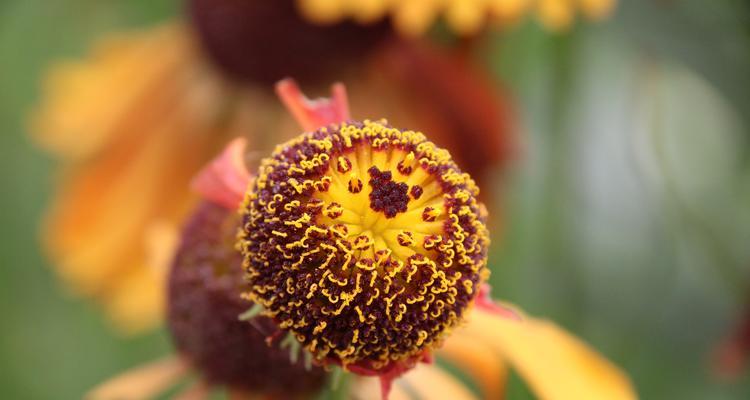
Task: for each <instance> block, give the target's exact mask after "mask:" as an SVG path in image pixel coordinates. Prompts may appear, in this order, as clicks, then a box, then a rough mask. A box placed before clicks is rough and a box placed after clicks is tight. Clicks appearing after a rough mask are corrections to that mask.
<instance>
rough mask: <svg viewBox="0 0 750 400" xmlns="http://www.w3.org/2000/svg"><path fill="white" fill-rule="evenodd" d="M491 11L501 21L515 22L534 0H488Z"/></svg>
mask: <svg viewBox="0 0 750 400" xmlns="http://www.w3.org/2000/svg"><path fill="white" fill-rule="evenodd" d="M488 1H489V7H490V12H491V13H492V14H493V15H494V16H495V18H497V19H499V20H500V22H515V21H516V20H518V19H519V18H520V17H521V16H522V15H523V14H524V13H525V12H526V11H527V10H528V9H529V6H530V5H531V2H532V0H488Z"/></svg>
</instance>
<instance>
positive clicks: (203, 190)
mask: <svg viewBox="0 0 750 400" xmlns="http://www.w3.org/2000/svg"><path fill="white" fill-rule="evenodd" d="M246 147H247V139H245V138H236V139H234V140H232V141H231V142H230V143H229V144H228V145H227V147H226V148H225V149H224V151H223V152H222V153H221V154H220V155H219V156H218V157H216V158H215V159H213V160H212V161H211V162H210V163H209V164H208V165H206V166H205V167H203V169H202V170H201V171H200V172H198V175H196V176H195V178H193V182H192V183H191V187H192V188H193V190H194V191H195V192H197V193H198V194H200V195H201V196H203V197H204V198H205V199H206V200H209V201H212V202H214V203H216V204H219V205H221V206H224V207H226V208H228V209H232V210H234V209H236V208H237V207H239V205H240V203H242V199H243V198H244V196H245V191H246V190H247V187H248V185H249V184H250V180H251V175H250V172H248V170H247V166H245V148H246Z"/></svg>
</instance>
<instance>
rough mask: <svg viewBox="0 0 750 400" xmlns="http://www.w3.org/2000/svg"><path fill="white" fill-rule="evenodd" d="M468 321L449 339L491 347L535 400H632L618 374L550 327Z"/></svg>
mask: <svg viewBox="0 0 750 400" xmlns="http://www.w3.org/2000/svg"><path fill="white" fill-rule="evenodd" d="M469 318H470V320H469V323H468V324H467V325H466V326H464V327H462V328H460V329H457V330H456V332H455V333H454V335H461V336H463V335H465V336H466V337H468V338H471V339H474V340H477V341H482V342H484V343H486V344H487V345H489V346H491V347H492V348H493V349H494V350H495V351H496V352H497V354H498V355H499V356H501V357H503V358H504V359H505V360H506V361H507V363H508V364H509V365H510V366H511V367H512V368H514V369H515V370H516V371H518V373H519V375H520V376H521V378H522V379H523V380H524V381H525V382H526V383H527V384H528V386H529V387H530V388H531V390H532V391H533V392H534V393H535V394H536V395H537V396H538V397H539V398H540V399H547V400H567V399H576V400H597V399H608V400H630V399H635V398H637V396H636V394H635V391H634V389H633V387H632V385H631V383H630V381H629V379H628V378H627V376H625V374H623V372H622V371H620V369H619V368H617V367H616V366H615V365H613V364H612V363H610V362H609V361H608V360H606V359H605V358H604V357H602V356H601V355H599V354H598V353H596V352H595V351H594V350H592V349H591V348H590V347H589V346H587V345H586V344H585V343H583V342H582V341H580V340H579V339H577V338H575V337H573V336H572V335H570V334H569V333H567V332H565V331H564V330H563V329H561V328H560V327H558V326H556V325H555V324H553V323H551V322H548V321H544V320H538V319H531V318H524V319H523V320H522V321H515V320H511V319H507V318H503V317H498V316H496V315H494V314H491V313H487V312H484V311H481V310H478V309H475V310H474V311H473V312H472V313H471V315H470V317H469ZM448 340H451V339H448Z"/></svg>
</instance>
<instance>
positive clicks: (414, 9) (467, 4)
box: [298, 0, 617, 36]
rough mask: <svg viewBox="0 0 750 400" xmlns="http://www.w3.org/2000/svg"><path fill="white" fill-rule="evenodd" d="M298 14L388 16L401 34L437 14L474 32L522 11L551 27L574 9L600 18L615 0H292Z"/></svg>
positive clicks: (455, 27)
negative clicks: (298, 9)
mask: <svg viewBox="0 0 750 400" xmlns="http://www.w3.org/2000/svg"><path fill="white" fill-rule="evenodd" d="M298 2H299V6H300V9H301V10H302V12H303V14H304V15H305V16H306V17H308V18H309V19H311V20H312V21H316V22H319V23H322V24H325V23H335V22H339V21H342V20H346V19H352V20H355V21H358V22H360V23H373V22H377V21H380V20H382V19H384V18H386V17H390V19H391V22H392V24H393V25H394V27H395V28H396V29H397V30H398V31H399V32H401V33H402V34H404V35H407V36H419V35H422V34H424V33H425V32H426V31H427V30H428V29H429V28H430V27H431V26H432V25H433V24H434V23H435V22H436V21H437V20H439V19H440V18H441V17H442V19H444V20H445V22H446V23H447V25H448V27H449V28H450V29H451V30H452V31H453V32H455V33H456V34H458V35H462V36H469V35H475V34H477V33H479V32H480V31H482V30H483V29H484V28H485V27H486V26H487V25H489V24H493V25H497V24H499V25H508V24H512V23H514V22H516V21H518V20H519V19H520V18H521V17H523V16H524V15H525V14H527V13H531V14H536V15H537V18H538V19H539V21H540V22H541V23H542V25H544V26H545V27H546V28H548V29H550V30H552V31H560V30H564V29H566V28H568V27H569V26H570V25H571V24H572V23H573V21H574V19H575V17H576V14H577V13H578V12H579V11H580V13H581V14H583V15H584V16H585V17H587V18H589V19H592V20H600V19H603V18H606V17H607V16H609V15H610V14H611V13H612V11H613V10H614V8H615V5H616V3H617V1H616V0H298Z"/></svg>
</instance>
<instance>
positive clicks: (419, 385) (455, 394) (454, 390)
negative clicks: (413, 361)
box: [394, 364, 476, 400]
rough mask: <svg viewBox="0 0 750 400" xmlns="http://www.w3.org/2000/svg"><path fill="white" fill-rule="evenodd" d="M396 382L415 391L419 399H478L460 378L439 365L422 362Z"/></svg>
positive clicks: (409, 391)
mask: <svg viewBox="0 0 750 400" xmlns="http://www.w3.org/2000/svg"><path fill="white" fill-rule="evenodd" d="M394 384H395V385H398V386H401V387H403V388H404V389H405V391H406V392H407V393H414V394H415V395H416V398H418V399H453V400H464V399H465V400H471V399H476V396H474V394H473V393H471V391H470V390H469V389H468V388H467V387H466V386H464V385H463V384H462V383H461V382H460V381H459V380H458V379H456V378H454V377H453V376H452V375H450V374H449V373H447V372H445V371H443V370H442V369H440V368H439V367H438V366H437V365H427V364H420V365H418V366H417V367H416V368H414V369H413V370H412V371H409V372H408V373H406V374H405V375H404V376H403V377H402V378H401V379H399V380H397V381H396V382H395V383H394Z"/></svg>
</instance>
